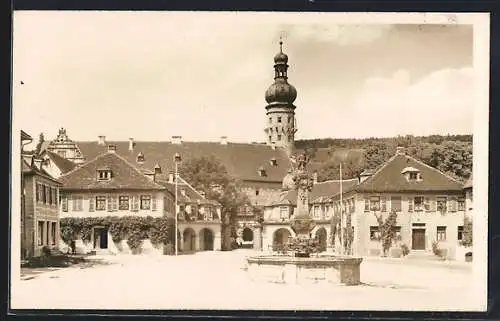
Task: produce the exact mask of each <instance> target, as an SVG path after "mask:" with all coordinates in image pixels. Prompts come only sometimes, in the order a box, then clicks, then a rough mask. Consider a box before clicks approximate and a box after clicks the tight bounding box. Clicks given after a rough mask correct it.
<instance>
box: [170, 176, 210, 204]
mask: <svg viewBox="0 0 500 321" xmlns="http://www.w3.org/2000/svg"><path fill="white" fill-rule="evenodd" d="M177 176H178V177H179V178H180V179H182V181H183V182H184V184H186V185H187V186H189V188H191V189H192V190H193V191H194V192H195V193H196V194H198V195H199V196H200V197H201V198H203V199H207V198H206V197H205V196H203V195H201V194H200V192H198V191H197V190H196V189H195V188H194V187H193V186H191V184H189V183H188V182H187V181H186V180H185V179H184V178H182V177H181V176H180V175H179V174H177Z"/></svg>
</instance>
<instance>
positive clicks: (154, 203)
mask: <svg viewBox="0 0 500 321" xmlns="http://www.w3.org/2000/svg"><path fill="white" fill-rule="evenodd" d="M151 210H153V211H156V194H153V196H151Z"/></svg>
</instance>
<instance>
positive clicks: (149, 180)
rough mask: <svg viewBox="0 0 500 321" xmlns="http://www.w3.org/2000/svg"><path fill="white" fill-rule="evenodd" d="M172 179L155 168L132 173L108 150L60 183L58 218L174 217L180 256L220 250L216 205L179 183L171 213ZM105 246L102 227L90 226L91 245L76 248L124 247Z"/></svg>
mask: <svg viewBox="0 0 500 321" xmlns="http://www.w3.org/2000/svg"><path fill="white" fill-rule="evenodd" d="M174 179H175V178H172V177H171V176H169V175H164V174H163V173H162V171H161V167H159V166H158V167H156V170H155V171H145V170H143V169H140V168H137V167H136V166H134V164H132V163H131V162H129V161H128V160H127V159H126V158H124V157H123V156H121V155H119V154H118V153H117V152H116V148H115V146H113V145H110V146H109V148H108V151H107V152H105V153H103V154H101V155H98V156H96V157H95V158H94V159H92V160H90V161H89V162H85V163H83V164H81V165H80V166H78V167H75V168H74V169H73V170H71V171H69V172H67V173H65V174H63V175H62V176H61V177H60V178H59V180H60V181H61V183H62V184H63V187H62V188H61V207H60V209H61V210H60V211H61V217H106V216H108V217H110V216H117V217H128V216H136V217H137V216H138V217H148V216H149V217H164V216H170V217H175V214H174V213H175V212H177V214H178V217H179V221H180V224H179V226H178V227H179V234H180V236H181V238H180V239H179V243H178V244H179V249H180V250H183V248H184V246H185V247H186V250H187V251H196V250H217V249H220V205H219V204H217V203H214V202H212V201H209V200H207V199H206V198H205V197H203V196H202V195H201V194H199V193H198V192H197V191H196V190H194V188H192V187H191V186H190V185H189V184H187V182H185V181H184V180H183V179H182V178H180V177H179V181H178V184H177V185H178V194H177V195H178V207H177V209H176V208H175V190H174V189H175V184H174ZM183 235H186V240H187V241H186V244H184V243H183V238H182V236H183ZM110 240H111V234H110V232H109V229H108V228H107V227H105V226H95V227H93V230H92V232H91V239H90V243H86V244H85V243H84V242H83V241H82V240H78V241H77V243H78V244H77V247H78V250H79V251H84V252H88V251H101V252H108V251H111V252H116V251H120V247H124V246H125V247H126V245H125V244H126V243H125V242H122V244H121V246H117V245H116V244H114V242H112V241H110ZM196 240H198V243H196Z"/></svg>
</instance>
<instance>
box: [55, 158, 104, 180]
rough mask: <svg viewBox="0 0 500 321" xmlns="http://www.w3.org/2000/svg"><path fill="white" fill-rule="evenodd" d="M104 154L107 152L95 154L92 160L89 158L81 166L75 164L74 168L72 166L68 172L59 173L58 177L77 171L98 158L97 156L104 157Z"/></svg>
mask: <svg viewBox="0 0 500 321" xmlns="http://www.w3.org/2000/svg"><path fill="white" fill-rule="evenodd" d="M106 154H107V153H102V154H100V155H97V156H96V157H94V158H93V159H92V160H89V161H88V162H85V163H83V165H81V166H76V167H75V168H73V169H72V170H70V171H69V172H67V173H64V174H62V175H61V176H59V177H65V176H68V175H70V174H73V173H75V172H77V171H78V170H79V169H82V168H84V167H86V166H88V165H89V164H91V163H93V162H95V161H96V160H98V159H99V158H101V157H104V156H105V155H106Z"/></svg>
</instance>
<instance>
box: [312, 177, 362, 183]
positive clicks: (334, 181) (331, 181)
mask: <svg viewBox="0 0 500 321" xmlns="http://www.w3.org/2000/svg"><path fill="white" fill-rule="evenodd" d="M354 180H358V179H357V178H355V177H354V178H346V179H342V180H340V179H330V180H327V181H321V182H316V183H315V184H323V183H340V181H342V182H345V181H354Z"/></svg>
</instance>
